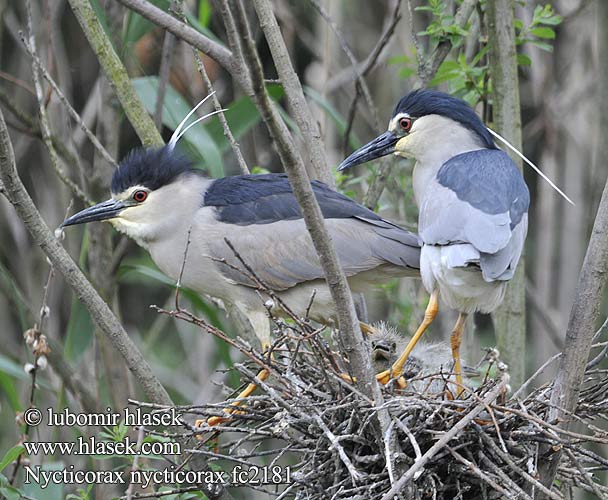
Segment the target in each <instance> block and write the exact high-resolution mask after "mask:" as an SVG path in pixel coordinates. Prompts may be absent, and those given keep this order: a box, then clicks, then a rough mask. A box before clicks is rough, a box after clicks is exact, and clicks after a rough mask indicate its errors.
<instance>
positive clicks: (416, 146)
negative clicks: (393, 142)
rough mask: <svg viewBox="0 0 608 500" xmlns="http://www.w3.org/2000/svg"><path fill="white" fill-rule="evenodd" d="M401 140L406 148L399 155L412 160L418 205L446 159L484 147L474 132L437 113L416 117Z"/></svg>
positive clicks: (415, 195)
mask: <svg viewBox="0 0 608 500" xmlns="http://www.w3.org/2000/svg"><path fill="white" fill-rule="evenodd" d="M404 143H405V147H406V149H407V151H404V152H403V155H404V156H409V157H410V158H411V157H413V158H415V159H416V164H415V165H414V173H413V187H414V197H415V199H416V204H417V205H418V206H420V203H421V202H422V199H423V197H424V193H425V192H426V190H427V188H428V186H429V184H430V183H431V182H432V181H433V179H434V178H435V176H436V175H437V172H438V170H439V169H440V168H441V166H442V165H443V164H444V163H445V162H446V161H448V160H449V159H450V158H452V157H454V156H456V155H459V154H461V153H466V152H467V151H475V150H477V149H485V145H484V144H483V142H482V141H481V139H480V138H479V137H478V136H477V135H476V134H475V133H474V132H472V131H471V130H469V129H467V128H466V127H464V126H462V125H461V124H460V123H456V122H454V121H453V120H451V119H449V118H445V117H443V116H440V115H429V116H423V117H421V118H419V119H418V120H416V122H415V124H414V127H413V128H412V132H411V133H410V134H409V136H408V137H407V140H405V141H404Z"/></svg>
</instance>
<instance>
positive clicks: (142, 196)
mask: <svg viewBox="0 0 608 500" xmlns="http://www.w3.org/2000/svg"><path fill="white" fill-rule="evenodd" d="M147 197H148V192H147V191H144V190H143V189H139V190H137V191H135V192H134V193H133V196H132V198H133V199H134V200H135V201H136V202H137V203H141V202H143V201H146V198H147Z"/></svg>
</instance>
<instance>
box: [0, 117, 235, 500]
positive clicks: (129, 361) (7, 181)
mask: <svg viewBox="0 0 608 500" xmlns="http://www.w3.org/2000/svg"><path fill="white" fill-rule="evenodd" d="M0 181H1V182H2V185H3V188H4V191H3V194H4V196H6V198H7V199H8V200H9V202H10V203H11V204H12V205H13V207H14V209H15V211H16V212H17V215H18V216H19V218H20V219H21V220H22V222H23V223H24V225H25V226H26V228H27V230H28V231H29V232H30V234H31V235H32V238H33V240H34V242H35V243H36V244H37V245H38V246H39V247H40V248H41V249H42V251H43V252H44V253H45V254H46V255H47V257H48V258H49V260H50V261H51V263H52V265H53V267H54V269H55V270H56V271H57V272H59V273H60V274H61V275H62V276H63V277H64V279H65V281H66V282H67V283H68V285H70V287H71V288H72V289H73V291H74V293H75V294H76V296H77V298H78V300H80V302H82V304H83V305H84V306H85V307H86V308H87V310H88V311H89V314H90V315H91V318H92V319H93V321H94V322H95V324H96V325H97V326H98V327H99V329H100V330H101V331H102V332H103V333H104V335H105V336H106V337H107V338H108V339H109V341H110V342H111V344H112V345H113V346H114V348H115V349H116V350H117V351H118V352H119V353H120V354H121V356H122V357H123V358H124V360H125V363H126V365H127V366H128V368H129V370H131V372H132V373H133V376H134V377H135V379H136V380H137V382H138V383H139V384H140V386H141V388H142V390H143V391H144V393H145V395H146V397H147V398H148V399H149V400H150V401H152V402H154V403H157V404H162V405H167V406H173V402H172V400H171V398H170V396H169V394H168V393H167V391H166V390H165V388H164V387H163V386H162V385H161V384H160V382H159V381H158V379H157V378H156V375H154V373H153V372H152V370H151V368H150V365H149V364H148V362H147V361H146V360H145V358H144V357H143V356H142V354H141V352H140V351H139V350H138V349H137V346H136V345H135V344H134V343H133V341H132V340H131V338H130V337H129V336H128V335H127V332H126V331H125V330H124V328H123V327H122V325H121V324H120V321H118V319H117V318H116V316H115V315H114V313H113V312H112V310H111V309H110V308H109V307H108V305H107V304H106V303H105V302H104V301H103V299H102V298H101V297H100V296H99V294H98V293H97V291H96V290H95V289H94V288H93V286H92V285H91V283H90V282H89V281H88V280H87V278H86V277H85V276H84V274H83V273H82V271H81V270H80V269H79V267H78V266H77V265H76V263H75V262H74V261H73V260H72V258H71V257H70V255H69V254H68V253H67V252H66V250H65V249H64V248H63V247H62V246H61V244H60V243H59V241H58V240H57V239H56V238H55V236H54V235H53V233H52V232H51V230H50V229H49V227H48V226H47V225H46V223H45V222H44V220H43V219H42V217H41V216H40V213H39V212H38V210H37V208H36V206H35V205H34V202H33V201H32V199H31V198H30V196H29V194H28V193H27V191H26V189H25V186H24V185H23V183H22V182H21V179H20V178H19V175H18V173H17V167H16V165H15V156H14V153H13V146H12V144H11V140H10V136H9V134H8V129H7V127H6V123H5V121H4V115H3V114H2V111H1V110H0ZM192 460H193V461H194V460H196V462H197V463H196V467H197V468H199V469H201V470H204V469H206V468H207V467H208V465H207V463H206V462H205V461H204V459H202V457H200V458H198V457H193V458H192ZM201 460H202V461H201ZM200 487H201V488H202V489H203V490H205V493H206V494H207V496H208V497H209V498H213V499H215V498H231V496H230V495H229V494H228V493H227V492H226V490H225V489H224V488H223V487H222V486H221V485H200Z"/></svg>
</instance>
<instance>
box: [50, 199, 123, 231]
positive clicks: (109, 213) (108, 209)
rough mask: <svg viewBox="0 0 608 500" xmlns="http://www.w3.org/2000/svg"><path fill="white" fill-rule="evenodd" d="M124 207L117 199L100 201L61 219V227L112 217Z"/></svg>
mask: <svg viewBox="0 0 608 500" xmlns="http://www.w3.org/2000/svg"><path fill="white" fill-rule="evenodd" d="M126 207H127V205H125V203H124V202H122V201H119V200H107V201H102V202H101V203H98V204H97V205H93V206H92V207H89V208H85V209H84V210H82V211H80V212H78V213H77V214H74V215H72V217H68V218H67V219H66V220H64V221H63V224H61V227H65V226H73V225H75V224H84V223H85V222H93V221H96V220H108V219H112V218H114V217H116V216H117V215H118V214H119V213H120V212H122V211H123V210H124V209H125V208H126Z"/></svg>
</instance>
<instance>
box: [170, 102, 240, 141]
mask: <svg viewBox="0 0 608 500" xmlns="http://www.w3.org/2000/svg"><path fill="white" fill-rule="evenodd" d="M222 111H228V110H227V109H218V110H215V111H212V112H211V113H207V114H206V115H205V116H201V117H200V118H197V119H196V120H195V121H193V122H192V123H191V124H190V125H188V126H187V127H186V128H185V129H184V130H182V133H181V134H179V135H178V136H177V138H176V139H175V142H176V143H177V141H179V140H180V139H181V138H182V137H183V136H184V135H185V134H186V132H188V130H190V128H192V127H194V125H196V124H197V123H198V122H202V121H203V120H206V119H207V118H210V117H211V116H213V115H217V114H218V113H221V112H222ZM171 140H173V137H171Z"/></svg>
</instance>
